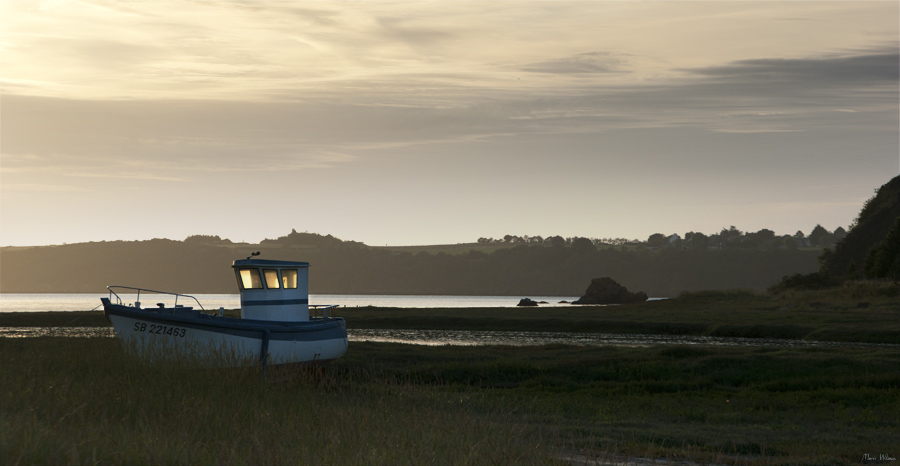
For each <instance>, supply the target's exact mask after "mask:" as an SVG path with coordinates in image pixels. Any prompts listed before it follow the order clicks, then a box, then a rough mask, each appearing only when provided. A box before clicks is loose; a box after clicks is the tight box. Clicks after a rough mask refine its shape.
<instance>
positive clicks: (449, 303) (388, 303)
mask: <svg viewBox="0 0 900 466" xmlns="http://www.w3.org/2000/svg"><path fill="white" fill-rule="evenodd" d="M106 296H107V294H105V293H66V294H49V293H48V294H43V293H3V294H0V312H47V311H90V310H94V309H101V307H100V298H102V297H106ZM119 296H120V297H121V298H122V300H123V301H124V302H125V303H126V304H132V303H133V302H134V301H135V299H134V298H135V296H134V295H133V294H129V295H125V294H122V293H119ZM193 296H194V297H195V298H197V300H198V301H200V304H201V305H202V306H203V308H204V309H218V308H220V307H224V308H225V309H237V308H239V307H241V297H240V295H239V294H236V293H235V294H196V295H193ZM524 297H525V296H413V295H339V294H311V295H310V296H309V302H310V304H339V305H340V306H341V307H359V306H378V307H404V308H428V307H515V306H516V304H518V303H519V300H520V299H522V298H524ZM527 297H528V298H531V299H533V300H535V301H538V302H540V301H546V302H547V304H541V306H568V304H559V302H560V301H575V300H576V299H578V297H577V296H576V297H572V296H563V297H560V296H527ZM140 301H141V304H142V306H143V307H153V306H155V305H156V303H166V305H173V304H174V299H173V298H172V297H169V296H166V295H159V294H151V295H147V294H143V293H142V294H141V299H140ZM178 304H182V305H185V306H194V307H196V304H194V302H193V300H191V299H187V300H186V299H185V298H179V300H178Z"/></svg>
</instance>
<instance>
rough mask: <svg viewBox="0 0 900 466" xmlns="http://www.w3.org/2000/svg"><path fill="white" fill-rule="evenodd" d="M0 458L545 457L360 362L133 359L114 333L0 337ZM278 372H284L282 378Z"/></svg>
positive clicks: (538, 437) (288, 460)
mask: <svg viewBox="0 0 900 466" xmlns="http://www.w3.org/2000/svg"><path fill="white" fill-rule="evenodd" d="M0 348H2V351H0V353H2V354H3V356H4V364H3V366H2V367H3V369H2V381H0V386H2V410H0V412H2V417H0V432H3V441H2V445H0V458H3V459H4V463H5V464H82V463H92V464H100V463H103V464H106V463H114V464H164V463H178V464H194V463H206V464H431V463H441V464H445V463H454V464H472V463H479V464H480V463H494V464H513V463H543V462H551V463H552V462H553V461H554V458H556V455H555V453H554V452H553V451H552V449H550V448H548V444H547V443H546V442H545V441H544V440H543V439H542V435H543V434H542V432H541V431H540V429H535V428H531V427H529V426H528V425H527V424H526V423H523V422H522V420H521V419H519V418H516V417H514V416H513V417H511V416H510V415H509V414H507V413H504V412H502V411H498V408H497V407H496V406H494V405H493V404H491V403H489V402H486V401H485V400H483V399H482V398H483V397H479V396H478V395H477V394H471V395H470V396H465V397H447V396H446V395H445V394H444V393H443V392H442V391H441V390H440V389H439V388H435V387H429V386H423V385H422V384H420V383H416V381H415V380H413V379H412V378H411V376H410V375H405V374H400V373H396V372H390V373H385V372H383V371H381V369H380V367H379V366H376V365H372V364H366V363H361V362H360V361H357V363H356V364H351V365H346V366H336V367H334V368H329V370H328V371H326V372H324V373H322V372H318V371H300V372H297V373H295V374H291V375H292V376H291V377H271V378H269V379H263V377H262V376H261V374H260V373H259V371H258V370H257V369H245V370H235V369H201V368H199V367H197V366H196V365H194V364H191V363H181V362H179V361H177V360H172V359H155V360H154V361H152V362H145V361H144V360H142V359H137V358H134V357H132V356H129V355H128V353H127V352H125V351H123V350H122V348H121V347H120V345H119V344H118V343H117V342H116V341H115V340H107V339H79V338H35V339H28V340H0ZM282 375H283V374H282Z"/></svg>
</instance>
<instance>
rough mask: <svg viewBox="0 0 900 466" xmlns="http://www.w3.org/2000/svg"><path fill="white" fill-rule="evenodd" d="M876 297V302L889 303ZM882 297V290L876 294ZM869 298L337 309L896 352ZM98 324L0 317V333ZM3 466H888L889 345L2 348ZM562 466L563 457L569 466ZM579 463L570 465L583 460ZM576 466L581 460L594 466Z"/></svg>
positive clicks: (892, 390) (356, 314)
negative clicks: (227, 363)
mask: <svg viewBox="0 0 900 466" xmlns="http://www.w3.org/2000/svg"><path fill="white" fill-rule="evenodd" d="M888 288H889V287H888ZM886 290H887V291H886ZM892 293H893V292H892V291H891V290H890V289H887V288H884V287H872V286H869V285H865V284H856V285H850V286H848V287H845V288H842V289H838V290H832V291H827V292H816V293H811V292H803V293H799V292H795V293H792V294H790V295H779V296H769V295H761V294H755V293H749V292H741V291H734V292H709V293H694V294H688V295H683V296H681V297H679V298H678V299H672V300H667V301H660V302H649V303H643V304H638V305H629V306H608V307H571V308H568V307H563V308H556V307H554V308H537V309H535V308H520V309H427V310H414V309H380V308H349V309H343V310H342V314H341V315H342V316H343V317H346V319H347V322H348V326H349V327H350V328H351V329H353V328H434V329H441V328H446V329H467V328H472V329H480V330H484V329H490V330H504V329H506V330H541V331H552V330H561V331H562V330H564V331H581V332H604V333H668V334H698V335H721V336H750V337H754V336H755V337H780V338H797V339H815V340H836V341H864V342H882V343H884V342H887V343H900V341H898V340H900V305H898V304H900V303H898V298H897V297H896V295H895V294H892ZM35 325H43V326H59V325H71V326H91V325H108V323H107V322H106V320H105V318H104V317H103V315H102V313H99V312H93V313H18V314H8V313H6V314H4V313H0V326H35ZM0 354H2V355H3V359H4V361H3V364H2V365H0V400H2V401H0V432H2V441H0V459H2V460H3V463H4V464H81V463H92V464H110V463H112V464H135V463H137V464H159V463H178V464H181V463H221V464H246V463H252V464H260V463H275V464H283V463H291V464H584V461H585V460H590V461H599V463H593V464H604V463H605V462H615V461H630V462H632V464H634V462H635V461H637V460H636V459H637V458H644V459H646V458H650V459H654V458H666V459H668V460H683V461H689V462H691V463H688V464H692V463H694V464H728V465H732V464H735V465H798V464H799V465H803V464H808V465H828V464H835V465H838V464H860V463H862V462H863V459H864V458H866V457H867V456H866V455H868V457H871V458H874V460H873V461H868V463H870V464H893V462H892V461H890V460H883V461H879V460H878V458H898V457H900V442H898V438H900V437H898V432H900V348H897V347H879V348H852V347H849V348H844V347H842V348H823V347H817V348H806V349H782V348H777V349H776V348H748V347H726V346H696V345H683V346H656V347H645V348H628V347H578V346H566V345H546V346H531V347H511V346H509V347H507V346H481V347H454V346H443V347H431V346H415V345H402V344H389V343H368V342H364V343H360V342H354V343H353V344H351V346H350V350H349V352H348V353H347V355H346V356H345V357H343V358H341V359H339V360H338V361H335V362H333V363H331V364H330V365H328V366H327V367H326V368H325V370H324V371H323V372H317V371H310V372H300V373H294V374H290V375H291V376H290V377H287V376H286V374H278V373H274V374H273V373H270V374H269V377H268V378H266V379H264V378H263V377H262V376H261V374H260V373H259V372H258V371H256V370H254V369H248V370H222V369H201V368H197V367H193V366H191V365H190V364H188V363H185V362H182V361H158V362H154V363H148V362H145V361H142V360H138V359H134V358H132V357H130V356H128V355H127V354H126V353H125V352H124V351H123V349H122V347H121V345H120V344H119V342H118V341H117V340H115V339H107V338H94V339H91V338H52V337H45V338H28V339H17V338H8V339H0ZM573 458H574V460H572V459H573ZM579 461H580V463H579ZM589 464H591V463H589Z"/></svg>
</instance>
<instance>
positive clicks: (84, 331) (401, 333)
mask: <svg viewBox="0 0 900 466" xmlns="http://www.w3.org/2000/svg"><path fill="white" fill-rule="evenodd" d="M49 336H52V337H76V338H114V337H115V336H116V332H115V330H113V328H112V327H74V326H73V327H0V338H35V337H49ZM347 338H348V339H349V340H350V341H351V342H363V341H371V342H382V343H402V344H408V345H425V346H444V345H450V346H485V345H504V346H540V345H554V344H559V345H576V346H631V347H636V346H643V347H646V346H665V345H691V346H743V347H755V348H900V345H896V344H887V343H855V342H830V341H806V340H786V339H780V338H736V337H709V336H701V335H639V334H627V335H620V334H605V333H575V332H504V331H494V330H484V331H478V330H411V329H406V330H404V329H350V330H347Z"/></svg>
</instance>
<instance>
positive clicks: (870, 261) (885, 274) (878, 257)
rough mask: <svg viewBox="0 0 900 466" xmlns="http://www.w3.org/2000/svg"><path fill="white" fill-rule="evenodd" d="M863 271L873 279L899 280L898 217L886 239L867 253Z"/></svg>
mask: <svg viewBox="0 0 900 466" xmlns="http://www.w3.org/2000/svg"><path fill="white" fill-rule="evenodd" d="M864 270H865V272H866V275H868V276H870V277H873V278H889V279H892V280H898V279H900V217H897V220H896V221H894V226H893V228H891V231H890V232H888V235H887V237H886V238H884V239H883V240H882V241H881V242H880V243H878V244H877V245H876V246H875V247H873V248H872V249H871V250H870V251H869V254H868V255H867V256H866V262H865V265H864Z"/></svg>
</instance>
